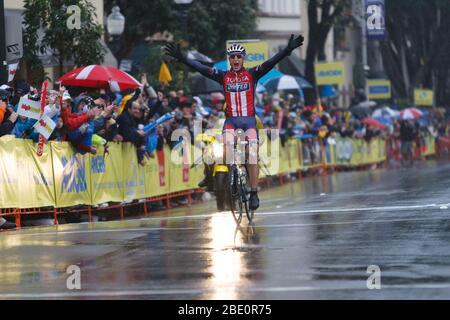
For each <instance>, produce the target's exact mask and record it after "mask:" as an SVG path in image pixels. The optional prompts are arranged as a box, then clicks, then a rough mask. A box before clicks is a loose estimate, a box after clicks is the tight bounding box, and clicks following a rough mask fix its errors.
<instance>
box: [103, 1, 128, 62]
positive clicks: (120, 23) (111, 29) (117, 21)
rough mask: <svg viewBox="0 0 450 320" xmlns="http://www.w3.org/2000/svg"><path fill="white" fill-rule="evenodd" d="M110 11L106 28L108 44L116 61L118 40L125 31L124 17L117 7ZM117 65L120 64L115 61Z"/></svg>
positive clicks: (118, 46)
mask: <svg viewBox="0 0 450 320" xmlns="http://www.w3.org/2000/svg"><path fill="white" fill-rule="evenodd" d="M111 11H112V12H111V13H110V14H109V15H108V17H107V18H106V28H107V29H108V34H109V35H110V36H111V37H110V38H109V43H110V47H111V49H112V53H113V55H114V57H115V58H116V59H117V54H118V52H119V50H120V41H119V38H120V36H121V35H122V33H123V31H124V30H125V17H124V16H123V14H122V13H120V8H119V6H114V7H113V8H112V10H111ZM117 60H119V59H117ZM117 63H120V61H117Z"/></svg>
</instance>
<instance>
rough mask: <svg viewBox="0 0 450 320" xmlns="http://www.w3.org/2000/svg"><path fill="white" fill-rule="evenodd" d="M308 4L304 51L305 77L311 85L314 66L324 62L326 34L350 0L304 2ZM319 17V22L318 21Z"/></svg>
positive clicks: (313, 76)
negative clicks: (306, 41)
mask: <svg viewBox="0 0 450 320" xmlns="http://www.w3.org/2000/svg"><path fill="white" fill-rule="evenodd" d="M305 1H307V3H308V26H309V30H308V47H307V49H306V61H305V77H306V79H307V80H308V81H309V82H310V83H311V84H313V85H315V83H316V77H315V74H314V64H315V62H316V60H319V61H324V60H325V59H326V56H325V43H326V40H327V37H328V34H329V32H330V30H331V28H332V27H333V25H334V24H335V23H336V22H337V20H338V18H340V16H341V14H342V13H343V12H344V10H345V9H347V8H349V7H350V5H351V0H305ZM319 16H320V20H319Z"/></svg>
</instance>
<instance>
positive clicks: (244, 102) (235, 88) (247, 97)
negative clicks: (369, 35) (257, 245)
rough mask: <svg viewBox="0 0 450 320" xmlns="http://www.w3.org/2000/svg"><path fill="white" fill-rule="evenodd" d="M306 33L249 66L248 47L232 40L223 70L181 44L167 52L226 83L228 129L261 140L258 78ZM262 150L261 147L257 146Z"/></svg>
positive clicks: (254, 174) (253, 167)
mask: <svg viewBox="0 0 450 320" xmlns="http://www.w3.org/2000/svg"><path fill="white" fill-rule="evenodd" d="M303 40H304V39H303V36H301V35H299V36H298V37H296V38H294V35H291V38H290V39H289V42H288V45H287V46H286V48H285V49H284V50H282V51H280V52H279V53H277V54H276V55H275V56H273V57H272V58H270V59H269V60H267V61H265V62H264V63H262V64H261V65H259V66H256V67H254V68H250V69H246V68H245V67H244V58H245V55H246V51H245V48H244V47H243V46H242V45H240V44H232V45H231V46H230V47H229V48H228V49H227V55H228V61H229V62H230V66H231V68H230V70H228V71H223V70H218V69H217V68H213V67H209V66H206V65H204V64H202V63H200V62H198V61H195V60H191V59H188V58H187V57H185V56H184V55H183V53H182V52H181V49H180V45H175V44H173V43H169V44H168V45H167V46H166V47H165V48H164V50H165V52H166V54H167V55H169V56H171V57H173V58H175V59H176V60H178V61H180V62H182V63H184V64H186V65H187V66H189V67H191V68H193V69H194V70H196V71H198V72H200V73H201V74H202V75H204V76H205V77H208V78H210V79H212V80H214V81H216V82H218V83H220V84H221V85H222V86H223V90H224V93H225V100H226V103H227V110H226V116H227V120H226V121H225V124H224V130H237V129H242V130H243V131H244V132H246V134H247V136H248V137H249V142H250V143H252V142H253V143H254V142H255V141H256V143H258V135H257V130H256V119H255V91H256V84H257V83H258V80H259V79H260V78H261V77H263V76H264V75H265V74H267V73H268V72H269V71H270V70H271V69H272V68H273V67H274V66H275V65H276V64H277V63H278V62H280V61H281V60H282V59H284V58H285V57H287V56H289V55H290V54H291V53H292V51H294V50H295V49H296V48H298V47H300V46H301V45H302V44H303ZM257 152H258V150H257ZM249 171H250V187H251V192H250V205H249V207H250V210H256V209H258V208H259V198H258V176H259V166H258V163H257V162H256V163H250V165H249Z"/></svg>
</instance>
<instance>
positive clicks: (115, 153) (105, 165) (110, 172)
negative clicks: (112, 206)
mask: <svg viewBox="0 0 450 320" xmlns="http://www.w3.org/2000/svg"><path fill="white" fill-rule="evenodd" d="M103 154H104V148H103V146H101V147H97V154H96V155H90V158H91V159H90V163H91V164H90V168H91V186H92V187H91V190H92V192H91V197H92V198H91V204H93V205H96V204H100V203H105V202H109V201H114V202H122V201H123V200H124V192H123V188H124V186H123V181H124V179H123V170H124V169H123V167H124V165H123V156H122V146H121V145H120V144H117V143H110V144H109V154H106V155H105V156H103Z"/></svg>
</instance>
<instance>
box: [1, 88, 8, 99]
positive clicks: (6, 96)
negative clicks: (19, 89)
mask: <svg viewBox="0 0 450 320" xmlns="http://www.w3.org/2000/svg"><path fill="white" fill-rule="evenodd" d="M9 97H10V94H9V92H8V91H6V90H3V89H0V101H3V102H8V99H9Z"/></svg>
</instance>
